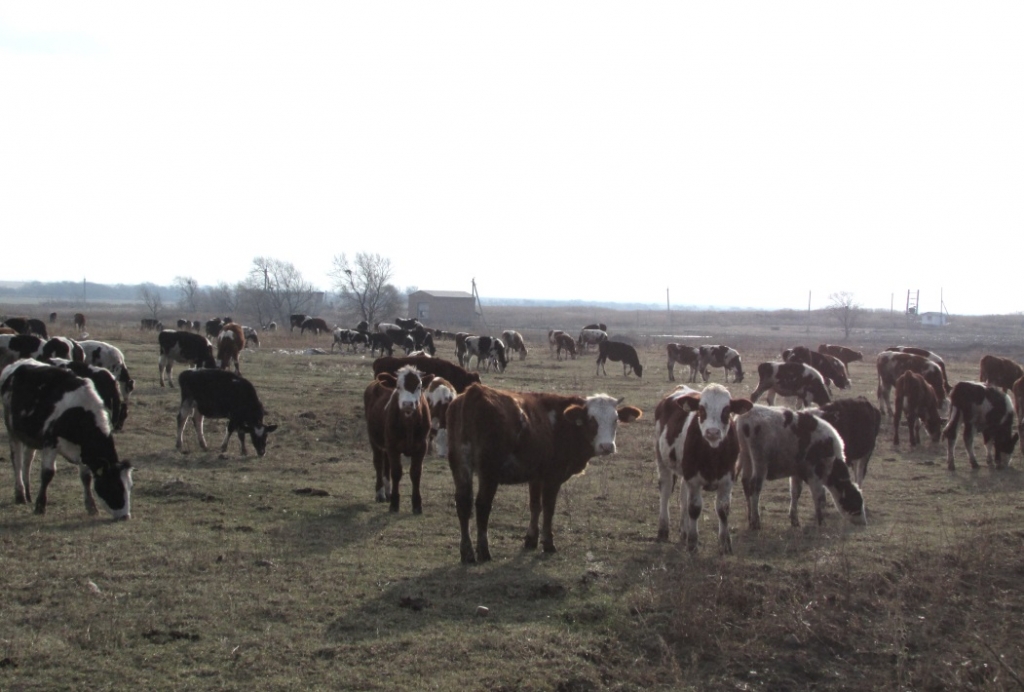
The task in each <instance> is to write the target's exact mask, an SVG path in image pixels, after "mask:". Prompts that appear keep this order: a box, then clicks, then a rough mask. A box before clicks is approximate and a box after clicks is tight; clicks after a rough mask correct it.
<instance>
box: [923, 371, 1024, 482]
mask: <svg viewBox="0 0 1024 692" xmlns="http://www.w3.org/2000/svg"><path fill="white" fill-rule="evenodd" d="M949 403H950V413H949V422H948V423H946V427H945V429H944V430H943V431H942V436H943V437H944V438H946V464H947V466H948V468H949V470H950V471H955V470H956V466H955V465H954V464H953V445H954V444H956V429H957V427H958V426H959V425H960V423H961V422H963V426H964V447H966V448H967V457H968V458H969V459H970V460H971V468H972V469H976V468H978V460H977V459H976V458H975V456H974V432H975V430H980V431H981V435H982V439H983V440H984V442H985V451H986V461H987V462H988V465H989V466H993V465H994V466H995V467H996V468H997V469H1002V468H1005V467H1006V464H1008V463H1009V461H1010V456H1011V455H1012V454H1013V448H1014V447H1015V446H1016V445H1017V440H1018V439H1019V438H1018V433H1017V431H1016V430H1015V426H1016V424H1017V421H1016V412H1015V411H1014V408H1013V402H1012V401H1011V400H1010V395H1009V394H1007V393H1006V392H1005V391H1003V390H1002V389H1000V388H999V387H996V386H994V385H987V384H981V383H980V382H957V383H956V384H955V385H953V391H952V392H951V393H950V395H949ZM1004 455H1005V458H1004Z"/></svg>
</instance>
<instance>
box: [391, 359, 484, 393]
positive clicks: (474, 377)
mask: <svg viewBox="0 0 1024 692" xmlns="http://www.w3.org/2000/svg"><path fill="white" fill-rule="evenodd" d="M405 365H412V366H415V368H416V369H417V370H418V371H419V372H422V373H424V374H427V375H433V376H435V377H443V378H444V379H445V380H447V381H448V382H449V383H450V384H451V385H452V386H453V387H455V391H456V392H457V393H460V394H461V393H462V392H464V391H466V387H468V386H469V385H471V384H475V383H478V382H480V373H476V372H469V371H468V370H466V369H465V368H463V367H461V366H459V365H456V364H455V363H453V362H451V361H450V360H445V359H444V358H431V357H430V356H405V357H404V358H401V357H393V356H381V357H380V358H378V359H377V360H375V361H373V375H374V377H376V376H377V375H379V374H381V373H382V372H389V373H391V374H392V375H394V374H396V373H397V372H398V371H399V369H400V368H402V367H403V366H405Z"/></svg>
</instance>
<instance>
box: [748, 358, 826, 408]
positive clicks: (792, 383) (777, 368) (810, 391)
mask: <svg viewBox="0 0 1024 692" xmlns="http://www.w3.org/2000/svg"><path fill="white" fill-rule="evenodd" d="M757 379H758V382H757V389H755V390H754V391H753V393H751V395H750V400H751V401H753V402H755V403H756V402H757V400H758V399H759V398H760V396H761V395H762V394H764V393H765V392H768V403H769V404H774V403H775V397H776V395H777V396H795V397H796V398H797V399H799V400H800V403H801V404H802V405H803V406H810V405H811V404H817V405H818V406H824V405H825V404H827V403H828V402H830V401H831V400H832V396H831V395H830V394H829V393H828V387H826V386H825V379H824V378H823V377H822V376H821V373H819V372H818V371H817V370H815V369H814V368H812V367H811V366H810V365H807V364H805V363H761V364H760V365H758V366H757Z"/></svg>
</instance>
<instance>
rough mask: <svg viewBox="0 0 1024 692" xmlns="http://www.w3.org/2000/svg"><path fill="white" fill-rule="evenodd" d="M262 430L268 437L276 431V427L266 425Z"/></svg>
mask: <svg viewBox="0 0 1024 692" xmlns="http://www.w3.org/2000/svg"><path fill="white" fill-rule="evenodd" d="M264 430H265V431H266V433H267V434H268V435H269V434H270V433H272V432H274V431H275V430H277V426H276V425H268V426H267V427H265V428H264Z"/></svg>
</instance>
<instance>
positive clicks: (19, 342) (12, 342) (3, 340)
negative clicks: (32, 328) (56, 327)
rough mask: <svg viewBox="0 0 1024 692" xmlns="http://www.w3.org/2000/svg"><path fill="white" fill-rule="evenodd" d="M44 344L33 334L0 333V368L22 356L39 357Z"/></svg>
mask: <svg viewBox="0 0 1024 692" xmlns="http://www.w3.org/2000/svg"><path fill="white" fill-rule="evenodd" d="M45 344H46V342H45V341H43V340H42V339H41V338H39V337H38V336H36V335H35V334H3V335H0V368H3V367H4V366H6V365H8V364H10V363H13V362H14V361H16V360H20V359H22V358H41V357H42V355H43V346H44V345H45Z"/></svg>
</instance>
